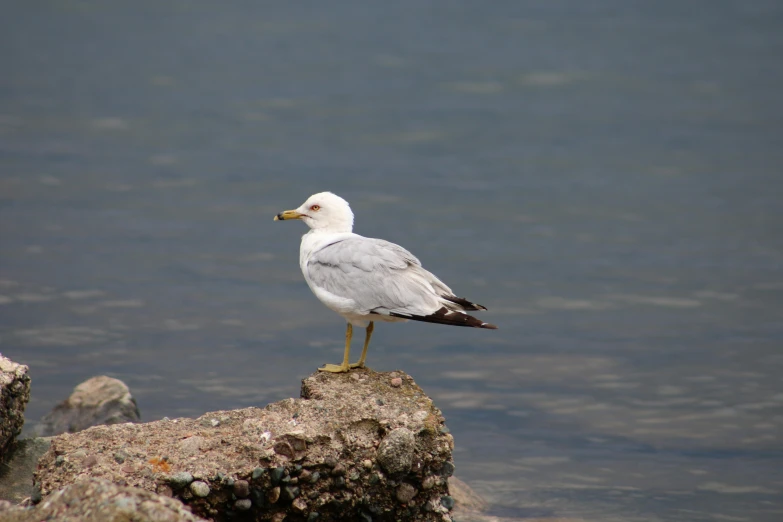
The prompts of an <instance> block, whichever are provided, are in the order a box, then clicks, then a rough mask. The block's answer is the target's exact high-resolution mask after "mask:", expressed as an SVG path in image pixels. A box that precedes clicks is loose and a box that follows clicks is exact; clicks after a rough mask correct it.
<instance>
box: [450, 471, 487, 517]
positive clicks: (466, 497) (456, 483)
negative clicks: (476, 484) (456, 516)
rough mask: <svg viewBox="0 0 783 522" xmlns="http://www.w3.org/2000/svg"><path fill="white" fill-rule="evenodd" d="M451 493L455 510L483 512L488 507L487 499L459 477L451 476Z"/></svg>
mask: <svg viewBox="0 0 783 522" xmlns="http://www.w3.org/2000/svg"><path fill="white" fill-rule="evenodd" d="M449 493H450V497H451V498H452V500H453V502H454V504H453V505H454V508H455V510H457V511H459V512H460V513H463V512H481V511H485V510H486V509H487V501H486V500H484V499H483V498H481V496H480V495H479V494H478V493H476V492H475V491H473V489H472V488H471V487H470V486H468V485H467V484H465V482H463V481H462V480H460V479H458V478H457V477H449ZM441 502H443V499H441ZM446 502H447V503H448V501H446ZM449 509H450V508H449Z"/></svg>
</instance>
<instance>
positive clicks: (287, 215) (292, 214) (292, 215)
mask: <svg viewBox="0 0 783 522" xmlns="http://www.w3.org/2000/svg"><path fill="white" fill-rule="evenodd" d="M286 219H302V214H300V213H299V212H297V211H296V210H284V211H282V212H281V213H279V214H278V215H276V216H275V221H284V220H286Z"/></svg>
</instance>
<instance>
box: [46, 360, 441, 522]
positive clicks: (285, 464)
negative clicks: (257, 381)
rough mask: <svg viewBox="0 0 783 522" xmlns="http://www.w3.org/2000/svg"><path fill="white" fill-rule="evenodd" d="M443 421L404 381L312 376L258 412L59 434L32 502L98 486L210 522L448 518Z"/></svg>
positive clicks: (365, 373) (364, 373)
mask: <svg viewBox="0 0 783 522" xmlns="http://www.w3.org/2000/svg"><path fill="white" fill-rule="evenodd" d="M395 378H400V379H401V380H402V384H401V385H400V386H399V387H395V386H392V384H391V381H392V379H395ZM443 423H444V419H443V416H442V415H441V412H440V411H439V410H438V409H437V408H436V407H435V406H434V405H433V404H432V401H431V400H430V399H429V398H428V397H427V396H426V395H425V394H424V393H423V392H422V390H421V388H419V387H418V386H417V385H416V384H415V383H414V382H413V379H412V378H411V377H409V376H407V375H405V374H403V373H401V372H392V373H376V372H373V371H372V370H368V369H365V370H357V371H352V372H351V373H349V374H328V373H316V374H314V375H312V376H310V377H308V378H307V379H305V380H304V381H303V382H302V398H301V399H286V400H283V401H280V402H277V403H274V404H270V405H269V406H267V407H265V408H263V409H260V408H247V409H243V410H235V411H224V412H214V413H210V414H206V415H203V416H202V417H200V418H198V419H176V420H168V419H164V420H161V421H158V422H153V423H149V424H122V425H115V426H97V427H94V428H90V429H88V430H85V431H82V432H79V433H74V434H63V435H60V436H58V437H55V438H53V439H52V445H51V447H50V449H49V451H47V453H46V454H45V455H44V456H43V457H42V458H41V460H40V461H39V464H38V470H37V471H36V473H35V481H36V487H37V488H38V489H37V491H36V495H35V496H36V497H40V496H43V498H44V499H46V498H47V496H48V495H50V494H51V493H52V492H54V491H56V490H57V489H59V488H61V487H63V486H65V485H68V484H72V483H74V482H75V481H77V480H80V479H82V478H85V477H103V478H106V479H108V480H110V481H112V482H113V483H116V484H125V485H129V486H136V487H140V488H142V489H145V490H147V491H157V492H158V493H161V494H163V495H167V496H173V497H175V498H178V499H180V500H182V501H183V502H184V503H186V504H187V505H189V506H190V507H191V509H192V510H193V512H194V513H195V514H197V515H199V516H203V517H205V518H209V519H214V520H230V519H233V518H234V517H237V516H240V515H241V516H242V517H243V519H245V520H273V521H278V522H279V521H281V520H283V518H285V520H287V521H291V522H295V521H305V520H307V521H311V522H312V521H315V520H318V521H319V522H321V521H332V520H368V521H369V520H374V521H382V520H425V521H427V520H450V517H449V515H448V505H449V504H450V499H451V497H450V496H449V493H448V485H447V480H448V476H450V475H451V474H452V473H453V471H454V464H453V462H452V460H451V451H452V449H453V438H452V437H451V435H450V434H448V430H447V429H445V426H444V424H443ZM388 437H392V438H391V439H389V440H388V441H387V440H386V439H387V438H388ZM411 439H412V443H411ZM36 499H37V498H36Z"/></svg>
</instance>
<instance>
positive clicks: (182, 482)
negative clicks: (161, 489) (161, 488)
mask: <svg viewBox="0 0 783 522" xmlns="http://www.w3.org/2000/svg"><path fill="white" fill-rule="evenodd" d="M191 482H193V475H191V474H190V473H188V472H187V471H180V472H179V473H174V474H173V475H172V476H170V477H169V484H171V485H172V486H173V487H174V488H176V489H182V488H184V487H185V486H187V485H188V484H190V483H191Z"/></svg>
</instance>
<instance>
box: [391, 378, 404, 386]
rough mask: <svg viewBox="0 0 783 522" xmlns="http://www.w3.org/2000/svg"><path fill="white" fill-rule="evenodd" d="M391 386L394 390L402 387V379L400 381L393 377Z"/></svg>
mask: <svg viewBox="0 0 783 522" xmlns="http://www.w3.org/2000/svg"><path fill="white" fill-rule="evenodd" d="M391 385H392V386H393V387H395V388H399V387H400V386H402V379H400V378H399V377H395V378H394V379H392V380H391Z"/></svg>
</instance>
